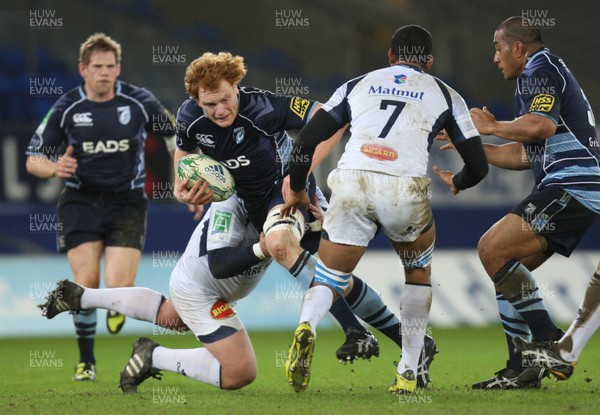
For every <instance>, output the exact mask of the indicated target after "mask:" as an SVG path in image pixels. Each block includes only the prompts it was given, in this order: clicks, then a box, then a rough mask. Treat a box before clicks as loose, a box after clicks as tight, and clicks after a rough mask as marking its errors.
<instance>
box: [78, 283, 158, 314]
mask: <svg viewBox="0 0 600 415" xmlns="http://www.w3.org/2000/svg"><path fill="white" fill-rule="evenodd" d="M162 298H163V296H162V294H161V293H159V292H156V291H154V290H151V289H149V288H144V287H123V288H85V290H84V291H83V295H82V296H81V308H83V309H85V308H105V309H107V310H114V311H117V312H119V313H121V314H125V315H126V316H127V317H131V318H134V319H136V320H142V321H149V322H151V323H153V322H154V320H155V319H156V315H157V314H158V309H159V308H160V304H161V303H162Z"/></svg>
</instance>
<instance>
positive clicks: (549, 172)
mask: <svg viewBox="0 0 600 415" xmlns="http://www.w3.org/2000/svg"><path fill="white" fill-rule="evenodd" d="M515 101H516V113H517V116H522V115H524V114H528V113H533V114H538V115H542V116H544V117H548V118H550V119H551V120H552V121H554V123H556V125H557V130H556V133H555V134H554V135H553V136H552V137H549V138H547V139H546V140H540V141H539V142H536V143H525V144H524V148H525V151H526V153H527V157H528V158H529V162H530V164H531V168H532V170H533V174H534V177H535V184H536V188H537V189H542V188H544V187H546V186H554V187H560V188H562V189H564V190H565V191H567V192H568V193H570V194H572V195H573V196H574V197H575V198H576V199H577V200H578V201H579V202H581V203H582V204H583V205H584V206H586V207H588V208H589V209H591V210H593V211H595V212H598V213H600V167H599V166H600V145H599V144H598V137H597V136H596V129H595V120H594V114H593V113H592V109H591V106H590V104H589V102H588V100H587V98H586V96H585V94H584V92H583V90H582V89H581V87H580V86H579V84H578V83H577V80H576V79H575V77H574V76H573V74H572V73H571V71H569V69H568V68H567V66H566V65H565V63H564V62H563V60H562V59H560V58H559V57H557V56H555V55H553V54H551V53H550V51H549V50H548V49H541V50H539V51H538V52H536V53H535V54H533V55H532V56H531V57H530V58H529V59H528V62H527V64H526V66H525V70H524V71H523V72H522V73H521V74H520V75H519V76H518V78H517V90H516V92H515Z"/></svg>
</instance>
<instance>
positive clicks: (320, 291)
mask: <svg viewBox="0 0 600 415" xmlns="http://www.w3.org/2000/svg"><path fill="white" fill-rule="evenodd" d="M332 303H333V292H332V291H331V289H330V288H329V287H327V286H325V285H316V286H314V287H310V288H309V289H308V291H307V292H306V294H305V295H304V301H303V302H302V311H301V312H300V323H302V322H303V321H307V322H308V323H309V324H310V326H311V327H312V329H313V333H315V336H316V328H317V325H318V324H319V322H320V321H321V319H322V318H323V317H324V316H325V314H327V312H328V311H329V309H330V308H331V304H332Z"/></svg>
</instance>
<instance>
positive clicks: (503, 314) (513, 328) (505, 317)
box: [496, 292, 531, 372]
mask: <svg viewBox="0 0 600 415" xmlns="http://www.w3.org/2000/svg"><path fill="white" fill-rule="evenodd" d="M496 304H497V305H498V313H499V314H500V321H501V322H502V327H504V334H505V335H506V343H507V346H508V362H507V364H506V367H507V368H509V369H512V370H514V371H516V372H520V371H521V370H523V358H522V357H521V353H520V352H517V351H515V347H514V345H513V338H514V337H515V336H517V337H522V338H523V339H525V340H527V341H531V331H530V330H529V326H527V323H525V320H523V317H521V314H520V313H519V312H518V311H517V310H516V309H515V308H514V307H513V306H512V304H511V303H510V302H508V301H507V300H506V298H504V296H503V295H502V294H501V293H499V292H497V293H496Z"/></svg>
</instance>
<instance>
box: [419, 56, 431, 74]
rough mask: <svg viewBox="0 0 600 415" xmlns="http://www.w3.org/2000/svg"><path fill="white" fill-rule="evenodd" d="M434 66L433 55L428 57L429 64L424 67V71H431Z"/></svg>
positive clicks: (426, 63)
mask: <svg viewBox="0 0 600 415" xmlns="http://www.w3.org/2000/svg"><path fill="white" fill-rule="evenodd" d="M432 66H433V55H429V56H427V62H425V65H423V66H422V69H423V71H425V72H427V71H429V70H430V69H431V67H432Z"/></svg>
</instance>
